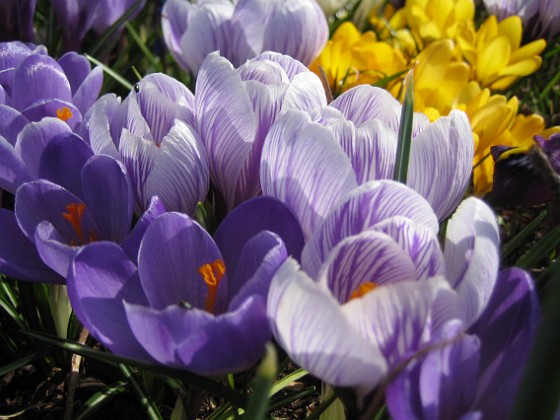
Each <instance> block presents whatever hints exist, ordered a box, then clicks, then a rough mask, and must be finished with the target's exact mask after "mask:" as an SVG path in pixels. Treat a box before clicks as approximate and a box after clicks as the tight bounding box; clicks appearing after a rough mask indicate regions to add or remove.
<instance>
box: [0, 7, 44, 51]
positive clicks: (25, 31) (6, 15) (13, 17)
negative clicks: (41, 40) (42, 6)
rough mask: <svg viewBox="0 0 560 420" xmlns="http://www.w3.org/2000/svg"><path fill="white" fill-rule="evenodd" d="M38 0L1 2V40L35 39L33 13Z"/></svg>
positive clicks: (26, 40) (27, 40) (29, 40)
mask: <svg viewBox="0 0 560 420" xmlns="http://www.w3.org/2000/svg"><path fill="white" fill-rule="evenodd" d="M36 6H37V0H4V1H2V2H0V41H16V40H17V41H23V42H32V41H33V15H34V14H35V7H36Z"/></svg>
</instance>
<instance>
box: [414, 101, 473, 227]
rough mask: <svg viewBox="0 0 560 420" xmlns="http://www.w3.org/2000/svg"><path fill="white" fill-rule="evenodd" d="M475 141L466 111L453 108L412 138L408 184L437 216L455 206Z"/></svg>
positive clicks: (465, 183) (469, 168) (442, 216)
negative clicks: (426, 201) (448, 113)
mask: <svg viewBox="0 0 560 420" xmlns="http://www.w3.org/2000/svg"><path fill="white" fill-rule="evenodd" d="M473 154H474V142H473V138H472V130H471V127H470V124H469V121H468V119H467V116H466V114H465V113H463V112H461V111H452V112H451V113H450V115H449V117H441V118H439V119H438V120H437V121H436V122H435V123H433V124H430V125H429V126H428V127H426V128H425V129H424V130H423V131H422V132H421V133H420V134H418V135H417V136H416V137H415V138H414V139H413V141H412V145H411V150H410V163H409V165H408V180H407V185H408V186H409V187H411V188H412V189H414V190H415V191H417V192H418V193H420V194H421V195H422V196H423V197H425V198H426V200H428V202H429V203H430V204H431V205H432V207H433V209H434V211H435V213H436V214H437V216H438V219H439V220H443V219H445V218H446V217H447V216H449V215H450V214H451V213H452V212H453V210H454V209H455V208H456V207H457V205H458V204H459V202H460V201H461V199H462V198H463V194H464V193H465V191H466V189H467V187H468V185H469V182H470V177H471V171H472V160H473Z"/></svg>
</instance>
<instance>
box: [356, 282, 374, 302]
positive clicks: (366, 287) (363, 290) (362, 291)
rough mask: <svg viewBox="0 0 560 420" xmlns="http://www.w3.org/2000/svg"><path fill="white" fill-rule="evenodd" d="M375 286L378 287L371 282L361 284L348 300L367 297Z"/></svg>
mask: <svg viewBox="0 0 560 420" xmlns="http://www.w3.org/2000/svg"><path fill="white" fill-rule="evenodd" d="M377 286H379V285H378V284H377V283H373V282H371V281H368V282H366V283H362V284H360V285H359V286H358V287H357V288H356V290H354V291H353V292H352V294H351V295H350V298H349V299H348V300H352V299H357V298H361V297H363V296H365V295H367V294H368V293H369V292H371V291H372V290H373V289H375V288H376V287H377Z"/></svg>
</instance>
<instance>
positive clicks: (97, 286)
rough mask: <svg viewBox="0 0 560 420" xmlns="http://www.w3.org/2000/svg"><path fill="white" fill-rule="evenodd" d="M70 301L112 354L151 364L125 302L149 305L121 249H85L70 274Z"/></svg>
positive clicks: (105, 244) (103, 245)
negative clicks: (134, 333)
mask: <svg viewBox="0 0 560 420" xmlns="http://www.w3.org/2000/svg"><path fill="white" fill-rule="evenodd" d="M67 286H68V297H69V298H70V302H71V303H72V308H73V309H74V312H75V313H76V316H77V317H78V319H79V320H80V322H81V323H82V324H83V325H84V326H85V327H86V328H87V329H88V330H89V332H90V333H91V334H92V335H93V336H94V337H96V338H97V339H98V340H100V341H101V342H102V343H103V344H104V345H106V346H107V347H108V348H109V349H111V351H113V352H114V353H116V354H120V355H122V356H125V357H133V358H136V359H141V360H149V361H151V360H152V358H151V357H149V356H148V354H147V353H146V351H145V350H144V349H143V348H142V346H141V345H140V343H138V341H137V340H136V338H134V335H133V334H132V332H131V331H130V327H129V325H128V321H127V318H126V313H125V309H124V305H123V302H125V301H126V302H128V303H130V304H140V305H145V304H147V301H146V296H145V295H144V292H143V291H142V286H141V285H140V280H139V279H138V272H137V270H136V266H135V265H134V264H133V263H132V262H131V261H130V260H129V259H128V257H127V256H126V254H125V253H124V252H123V251H122V249H121V248H119V246H118V245H116V244H115V243H112V242H99V243H94V244H90V245H88V246H86V247H85V248H84V249H82V250H81V251H80V252H79V253H78V255H77V256H76V258H75V259H74V261H73V263H72V267H71V269H70V270H69V274H68V281H67Z"/></svg>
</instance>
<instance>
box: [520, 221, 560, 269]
mask: <svg viewBox="0 0 560 420" xmlns="http://www.w3.org/2000/svg"><path fill="white" fill-rule="evenodd" d="M559 243H560V226H555V227H554V228H553V229H552V230H551V231H550V232H548V233H547V234H546V235H545V236H544V237H543V238H542V239H541V240H540V241H539V242H537V243H536V244H535V245H534V246H533V247H531V249H530V250H529V251H527V252H526V253H525V254H524V255H523V256H522V257H521V258H519V259H518V260H517V262H516V263H515V266H517V267H520V268H523V269H526V270H528V269H531V268H534V267H535V266H536V265H537V263H538V262H539V261H541V260H542V259H543V258H545V257H546V256H547V255H548V254H549V253H550V251H552V250H553V249H554V247H556V246H557V245H558V244H559Z"/></svg>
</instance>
